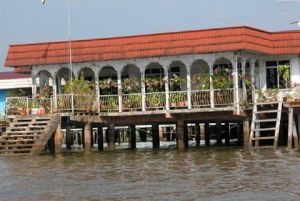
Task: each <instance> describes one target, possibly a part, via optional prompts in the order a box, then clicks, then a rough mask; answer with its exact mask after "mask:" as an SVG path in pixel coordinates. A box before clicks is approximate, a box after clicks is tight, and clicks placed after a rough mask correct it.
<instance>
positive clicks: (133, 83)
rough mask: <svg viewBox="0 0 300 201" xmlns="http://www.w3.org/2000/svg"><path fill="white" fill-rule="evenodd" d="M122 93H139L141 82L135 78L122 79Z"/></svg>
mask: <svg viewBox="0 0 300 201" xmlns="http://www.w3.org/2000/svg"><path fill="white" fill-rule="evenodd" d="M122 91H123V93H124V94H133V93H140V92H141V81H140V80H139V79H138V78H135V77H132V78H126V79H123V80H122Z"/></svg>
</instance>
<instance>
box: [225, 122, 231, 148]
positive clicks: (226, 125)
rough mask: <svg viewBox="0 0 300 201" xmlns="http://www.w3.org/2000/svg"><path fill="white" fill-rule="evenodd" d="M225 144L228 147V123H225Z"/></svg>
mask: <svg viewBox="0 0 300 201" xmlns="http://www.w3.org/2000/svg"><path fill="white" fill-rule="evenodd" d="M225 144H226V146H229V145H230V127H229V122H226V123H225Z"/></svg>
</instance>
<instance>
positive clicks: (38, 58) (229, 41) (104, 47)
mask: <svg viewBox="0 0 300 201" xmlns="http://www.w3.org/2000/svg"><path fill="white" fill-rule="evenodd" d="M239 50H248V51H255V52H259V53H264V54H275V55H276V54H300V31H282V32H266V31H263V30H259V29H255V28H251V27H247V26H241V27H227V28H218V29H205V30H193V31H183V32H173V33H160V34H149V35H137V36H127V37H116V38H103V39H90V40H78V41H72V59H73V62H78V63H79V62H90V61H106V60H119V59H132V58H145V57H155V56H175V55H184V54H198V53H211V52H225V51H239ZM68 62H69V46H68V41H63V42H48V43H37V44H23V45H11V46H10V47H9V50H8V54H7V57H6V61H5V66H7V67H24V66H34V65H48V64H62V63H68Z"/></svg>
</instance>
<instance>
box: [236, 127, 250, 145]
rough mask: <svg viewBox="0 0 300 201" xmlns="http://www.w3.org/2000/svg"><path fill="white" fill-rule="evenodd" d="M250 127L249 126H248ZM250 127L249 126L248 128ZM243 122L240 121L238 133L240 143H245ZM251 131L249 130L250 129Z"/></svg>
mask: <svg viewBox="0 0 300 201" xmlns="http://www.w3.org/2000/svg"><path fill="white" fill-rule="evenodd" d="M248 125H249V124H248ZM248 127H249V126H248ZM248 129H249V128H248ZM243 130H244V129H243V123H240V122H239V123H238V127H237V133H238V145H243V137H242V136H243V134H244V132H243ZM248 131H249V130H248Z"/></svg>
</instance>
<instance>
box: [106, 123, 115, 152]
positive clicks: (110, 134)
mask: <svg viewBox="0 0 300 201" xmlns="http://www.w3.org/2000/svg"><path fill="white" fill-rule="evenodd" d="M108 138H109V143H108V149H109V150H114V149H115V124H114V122H111V123H110V124H109V125H108Z"/></svg>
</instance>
